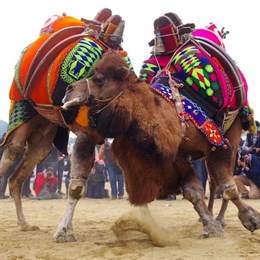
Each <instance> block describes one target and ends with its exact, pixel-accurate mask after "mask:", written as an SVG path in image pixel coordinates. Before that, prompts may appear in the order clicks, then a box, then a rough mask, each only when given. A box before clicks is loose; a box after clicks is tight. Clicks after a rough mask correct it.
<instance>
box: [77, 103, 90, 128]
mask: <svg viewBox="0 0 260 260" xmlns="http://www.w3.org/2000/svg"><path fill="white" fill-rule="evenodd" d="M88 111H89V108H88V107H86V106H84V107H80V109H79V112H78V115H77V118H76V123H77V124H79V125H81V126H84V127H87V126H88Z"/></svg>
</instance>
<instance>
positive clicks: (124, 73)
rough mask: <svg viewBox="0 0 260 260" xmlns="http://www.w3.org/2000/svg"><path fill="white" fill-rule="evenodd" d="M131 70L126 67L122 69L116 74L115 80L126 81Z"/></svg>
mask: <svg viewBox="0 0 260 260" xmlns="http://www.w3.org/2000/svg"><path fill="white" fill-rule="evenodd" d="M129 73H130V70H129V69H128V68H126V67H120V68H118V69H117V70H116V72H115V78H116V79H118V80H124V79H126V78H127V77H128V75H129Z"/></svg>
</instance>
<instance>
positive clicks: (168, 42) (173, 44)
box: [160, 24, 179, 52]
mask: <svg viewBox="0 0 260 260" xmlns="http://www.w3.org/2000/svg"><path fill="white" fill-rule="evenodd" d="M160 32H161V35H162V41H163V45H164V47H165V52H173V51H175V50H176V49H177V48H178V47H179V43H178V40H177V38H176V32H175V31H174V29H173V26H172V25H171V24H169V25H167V26H165V27H162V28H160Z"/></svg>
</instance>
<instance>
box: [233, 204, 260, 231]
mask: <svg viewBox="0 0 260 260" xmlns="http://www.w3.org/2000/svg"><path fill="white" fill-rule="evenodd" d="M238 218H239V219H240V221H241V223H242V225H243V226H244V227H245V228H246V229H248V230H249V231H251V232H253V231H255V230H257V229H259V228H260V214H259V213H258V212H257V211H256V210H254V209H253V208H251V207H250V206H247V207H246V208H245V209H244V210H240V211H239V212H238Z"/></svg>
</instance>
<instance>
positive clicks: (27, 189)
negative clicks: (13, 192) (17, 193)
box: [22, 172, 33, 198]
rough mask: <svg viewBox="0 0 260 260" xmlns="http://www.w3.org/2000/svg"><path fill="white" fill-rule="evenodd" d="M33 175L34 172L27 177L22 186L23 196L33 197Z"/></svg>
mask: <svg viewBox="0 0 260 260" xmlns="http://www.w3.org/2000/svg"><path fill="white" fill-rule="evenodd" d="M32 175H33V172H32V173H31V174H30V176H28V177H27V179H26V180H25V181H24V183H23V188H22V196H23V197H24V198H31V197H33V195H32V191H31V188H30V186H31V176H32Z"/></svg>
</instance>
